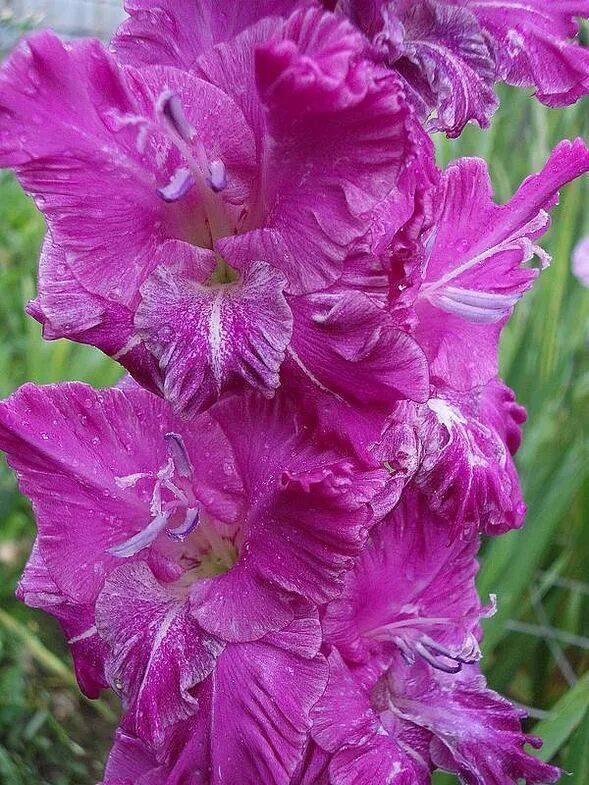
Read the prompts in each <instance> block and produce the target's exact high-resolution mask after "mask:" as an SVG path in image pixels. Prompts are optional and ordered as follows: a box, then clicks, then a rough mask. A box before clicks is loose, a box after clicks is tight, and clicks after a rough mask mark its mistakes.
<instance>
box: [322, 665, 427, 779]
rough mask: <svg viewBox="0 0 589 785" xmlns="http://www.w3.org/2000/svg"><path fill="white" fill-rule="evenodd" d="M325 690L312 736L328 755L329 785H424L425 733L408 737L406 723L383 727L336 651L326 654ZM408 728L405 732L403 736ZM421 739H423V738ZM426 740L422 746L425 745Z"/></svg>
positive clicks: (364, 688)
mask: <svg viewBox="0 0 589 785" xmlns="http://www.w3.org/2000/svg"><path fill="white" fill-rule="evenodd" d="M328 661H329V682H328V685H327V689H326V691H325V692H324V694H323V695H322V696H321V698H320V700H319V701H318V703H317V705H316V707H315V709H314V711H313V729H312V734H313V737H314V738H315V739H316V741H317V743H318V744H319V745H320V746H321V747H322V748H323V749H325V750H326V751H328V752H330V753H331V756H330V757H331V761H330V764H329V775H330V777H329V782H330V783H332V785H390V784H393V785H427V783H429V782H430V765H429V755H428V754H427V752H426V755H425V756H423V754H422V753H423V748H424V747H426V745H427V733H426V734H424V733H423V732H421V733H419V734H414V733H413V734H412V733H411V730H410V727H411V726H410V725H409V724H408V723H403V722H402V721H401V722H397V723H396V724H394V723H391V722H390V721H389V722H387V723H386V725H385V724H383V722H382V717H381V716H379V713H378V711H377V709H376V708H375V706H374V705H373V704H374V700H373V696H372V694H371V686H373V685H372V681H373V680H374V679H375V678H377V677H376V676H374V675H372V676H370V677H369V682H370V684H369V685H367V684H365V683H363V681H364V680H363V677H362V675H360V674H359V673H357V672H354V671H352V670H351V669H350V668H349V667H348V666H347V665H346V664H345V663H344V662H343V660H342V659H341V657H340V656H339V654H338V652H337V650H334V651H332V652H331V654H330V656H329V660H328ZM408 729H409V733H408ZM424 737H425V739H424ZM424 741H425V743H424Z"/></svg>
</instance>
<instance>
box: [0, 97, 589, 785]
mask: <svg viewBox="0 0 589 785" xmlns="http://www.w3.org/2000/svg"><path fill="white" fill-rule="evenodd" d="M502 99H503V101H502V107H501V110H500V111H499V112H498V114H497V115H496V118H495V120H494V122H493V126H492V128H491V130H490V131H487V132H481V131H479V130H478V129H476V128H469V129H467V132H466V133H465V134H464V135H463V137H462V138H461V139H460V140H459V141H454V142H450V141H448V140H446V139H442V138H440V139H438V140H437V145H438V156H439V162H440V163H441V164H444V163H446V162H447V161H448V160H450V159H452V158H454V157H457V156H459V155H480V156H482V157H484V158H485V159H486V160H487V161H488V162H489V165H490V168H491V173H492V176H493V181H494V184H495V187H496V194H497V198H498V199H499V200H500V201H504V200H506V199H508V198H509V197H510V196H511V194H512V193H513V191H514V190H515V188H516V187H517V184H518V183H519V182H520V181H521V180H522V179H523V178H524V177H525V176H526V175H527V174H528V173H530V172H532V171H534V170H536V169H538V168H539V167H540V166H541V165H542V164H543V163H544V161H545V160H546V158H547V156H548V153H549V150H550V149H551V147H552V146H553V145H554V144H555V143H556V142H557V141H558V140H559V139H561V138H564V137H568V138H571V137H573V136H576V135H583V136H585V138H588V137H589V103H587V101H586V102H585V103H584V105H583V104H582V105H580V106H577V107H575V108H572V109H568V110H565V111H559V112H556V111H550V110H547V109H544V108H543V107H541V106H539V105H537V104H536V103H535V102H533V101H531V100H530V99H529V98H528V97H527V96H526V94H525V93H524V92H523V91H514V90H503V91H502ZM588 197H589V177H588V178H585V180H584V182H579V183H576V184H574V185H572V186H571V187H569V188H568V189H566V191H565V192H564V194H563V197H562V200H561V204H560V206H559V207H558V208H557V209H556V210H555V211H554V226H553V228H552V230H551V231H550V233H549V235H548V236H547V238H546V240H545V242H544V245H545V247H547V248H548V250H549V251H550V252H551V253H552V254H553V264H552V266H551V268H550V269H548V270H547V271H546V272H544V273H543V275H542V277H541V279H540V281H539V283H538V285H537V287H536V289H535V290H534V292H533V293H531V294H530V295H528V296H527V297H526V298H524V300H523V302H522V303H521V304H520V305H519V307H518V310H517V313H516V315H515V318H514V319H513V320H512V323H511V324H510V325H509V327H508V329H507V331H506V333H505V336H504V339H503V344H502V371H503V374H504V376H505V377H506V379H507V381H508V382H509V384H510V385H511V386H512V387H513V388H514V389H515V390H516V392H517V394H518V397H519V399H520V401H521V402H522V403H524V404H525V405H526V406H527V407H528V410H529V422H528V424H527V426H526V429H525V440H524V447H523V448H522V450H521V453H520V455H519V458H518V463H519V468H520V471H521V475H522V479H523V484H524V488H525V495H526V500H527V502H528V505H529V513H528V518H527V526H526V527H525V528H524V530H523V531H521V532H517V533H511V534H508V535H506V536H504V537H502V538H500V539H499V540H496V541H489V542H487V543H485V546H484V549H483V554H482V569H481V573H480V576H479V587H480V591H481V593H482V594H483V595H488V594H489V593H494V594H496V595H497V598H498V605H499V611H498V613H497V615H496V616H495V617H494V618H492V619H491V620H489V621H488V622H486V625H485V631H486V637H485V643H484V653H485V658H484V667H485V670H486V672H487V675H488V677H489V680H490V682H491V685H492V686H493V687H494V688H496V689H497V690H499V691H501V692H504V693H505V694H507V695H508V696H509V697H510V698H511V699H512V700H514V701H516V702H518V703H520V704H522V705H523V706H526V707H528V708H529V709H530V714H531V716H530V719H529V720H528V721H527V726H528V727H529V728H530V729H531V730H533V731H534V732H536V733H539V734H540V735H542V736H543V738H544V740H545V745H544V748H543V750H542V751H541V752H540V755H541V756H542V757H544V758H545V759H553V760H555V761H556V762H558V763H559V764H560V765H562V766H563V767H564V768H565V769H566V770H568V771H570V772H572V776H571V777H570V778H568V779H567V780H566V782H567V783H569V784H570V785H587V784H588V783H589V711H588V707H589V584H588V583H587V581H588V580H589V577H588V571H587V567H586V564H587V560H588V557H589V482H588V480H589V461H588V457H589V430H588V427H587V415H588V413H589V353H588V336H589V290H587V289H584V288H583V287H581V286H580V285H579V283H578V282H576V281H575V280H574V278H573V277H572V275H571V272H570V256H571V251H572V248H573V247H574V244H575V242H576V241H577V240H578V239H579V238H580V237H581V236H582V235H583V234H589V200H588ZM42 234H43V223H42V220H41V219H40V217H39V216H38V215H37V214H36V212H35V209H34V207H33V206H32V204H31V203H30V201H29V200H28V199H26V198H25V197H24V196H23V195H22V193H21V192H20V189H19V188H18V186H17V185H16V183H15V182H14V181H13V179H12V178H11V177H10V176H8V175H0V395H1V396H6V395H8V394H10V393H11V392H12V391H13V390H14V389H15V388H16V387H18V386H19V385H20V384H22V383H24V382H26V381H34V382H37V383H40V384H44V383H49V382H56V381H59V380H64V379H81V380H83V381H86V382H89V383H91V384H93V385H97V386H103V385H109V384H112V383H113V382H114V381H115V380H116V379H117V378H118V376H119V369H118V367H117V366H115V365H114V364H113V363H111V362H110V361H109V360H108V359H106V358H105V357H103V356H102V355H101V354H100V353H99V352H97V351H95V350H93V349H90V348H88V347H82V346H75V345H73V344H68V343H66V342H63V341H58V342H55V343H45V342H43V341H42V340H41V337H40V332H39V328H38V326H37V325H36V323H35V322H33V320H31V319H29V318H28V317H26V316H25V315H24V313H23V306H24V305H25V303H26V302H27V300H28V299H30V298H31V297H33V296H34V293H35V268H36V260H37V256H38V250H39V245H40V241H41V237H42ZM33 536H34V525H33V521H32V519H31V514H30V509H29V506H28V504H27V502H26V501H25V500H24V499H22V498H21V497H20V496H19V494H18V492H17V489H16V486H15V482H14V479H13V477H12V476H11V474H10V473H9V472H8V471H7V469H6V466H5V465H4V464H1V465H0V782H1V783H3V784H4V783H5V784H6V785H92V783H95V782H97V781H98V780H99V779H100V777H101V771H102V765H103V761H104V757H105V754H106V750H107V747H108V744H109V741H110V738H111V735H112V730H113V727H114V723H115V720H116V714H117V711H118V707H117V706H116V704H115V702H114V701H111V700H103V701H100V702H94V703H92V704H90V703H89V702H87V701H85V700H84V699H82V698H81V696H80V694H79V692H78V689H77V687H76V684H75V681H74V679H73V676H72V672H71V667H70V661H69V657H68V655H67V651H66V646H65V645H64V641H63V639H62V636H61V634H60V632H59V630H58V628H57V626H56V625H55V624H54V623H53V622H52V621H51V620H50V619H48V618H46V617H44V616H43V615H42V614H40V613H37V612H35V611H32V610H29V609H27V608H25V607H23V606H21V605H20V604H19V603H17V602H16V600H14V599H13V591H14V586H15V583H16V581H17V578H18V575H19V573H20V571H21V569H22V566H23V564H24V562H25V559H26V557H27V554H28V553H29V551H30V548H31V543H32V540H33ZM452 782H455V780H454V779H453V778H451V777H448V776H447V775H438V776H437V777H436V783H438V785H448V784H449V783H452Z"/></svg>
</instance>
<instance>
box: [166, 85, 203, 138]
mask: <svg viewBox="0 0 589 785" xmlns="http://www.w3.org/2000/svg"><path fill="white" fill-rule="evenodd" d="M158 104H159V107H160V111H161V113H162V115H163V116H164V117H165V118H166V120H167V121H168V123H169V124H170V126H171V127H172V129H173V130H174V131H175V132H176V133H177V134H178V136H179V137H180V138H181V139H183V140H184V141H185V142H192V140H193V139H194V135H195V133H196V132H195V130H194V128H193V127H192V126H191V125H190V123H189V122H188V118H187V117H186V114H185V113H184V108H183V106H182V103H181V101H180V98H179V97H178V95H177V94H176V93H173V92H172V91H171V90H168V91H166V92H165V93H162V95H161V96H160V98H159V101H158Z"/></svg>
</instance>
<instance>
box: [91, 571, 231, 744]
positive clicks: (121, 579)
mask: <svg viewBox="0 0 589 785" xmlns="http://www.w3.org/2000/svg"><path fill="white" fill-rule="evenodd" d="M96 624H97V627H98V629H99V631H100V635H101V636H102V637H103V638H104V640H106V641H107V643H108V645H109V647H110V656H109V658H108V660H107V664H106V673H107V676H108V679H109V682H110V684H111V686H112V687H113V688H114V689H115V691H116V692H118V693H119V694H120V695H121V696H122V698H123V702H124V707H125V710H126V712H127V714H128V715H130V716H131V717H132V719H133V724H134V727H135V728H136V732H137V734H138V735H139V736H140V737H141V738H142V739H144V740H145V741H146V742H147V743H148V744H153V745H155V746H156V747H157V746H160V745H161V744H162V742H163V741H164V739H165V736H166V734H167V733H168V732H169V731H170V729H171V728H172V727H173V726H174V725H175V724H176V723H178V722H180V721H181V720H184V719H186V718H188V717H190V716H191V715H193V714H194V713H195V712H196V710H197V701H196V699H195V697H194V696H193V695H192V694H191V690H192V689H193V688H194V687H195V685H196V684H198V683H199V682H201V681H203V679H205V678H206V677H207V676H208V674H209V673H210V672H211V671H212V670H213V668H214V665H215V661H216V658H217V657H218V656H219V654H220V653H221V652H222V651H223V648H224V644H223V643H222V642H221V641H219V640H217V639H215V638H213V637H211V636H210V635H207V634H206V633H204V632H203V631H202V630H200V629H199V627H198V624H196V622H195V621H194V619H193V618H192V617H191V615H190V608H189V605H188V603H187V602H186V600H185V599H184V598H182V597H181V596H180V595H179V594H178V593H177V592H176V593H175V592H174V591H173V590H172V589H171V588H170V587H166V586H164V585H161V584H160V583H158V581H157V580H156V579H155V578H154V576H153V573H152V572H151V570H150V569H149V567H148V566H147V564H146V563H145V562H137V563H134V564H129V565H124V566H122V567H119V568H118V569H116V570H115V571H114V572H113V573H112V574H111V575H110V576H109V578H108V579H107V581H106V583H105V586H104V588H103V590H102V592H101V593H100V596H99V597H98V600H97V603H96Z"/></svg>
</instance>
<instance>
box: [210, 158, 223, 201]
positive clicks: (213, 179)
mask: <svg viewBox="0 0 589 785" xmlns="http://www.w3.org/2000/svg"><path fill="white" fill-rule="evenodd" d="M209 173H210V174H209V177H207V183H208V184H209V186H210V188H211V189H212V190H213V191H214V192H215V193H216V194H218V193H219V192H220V191H224V190H225V188H227V172H226V171H225V164H224V163H223V161H218V160H217V161H211V163H210V164H209Z"/></svg>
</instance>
